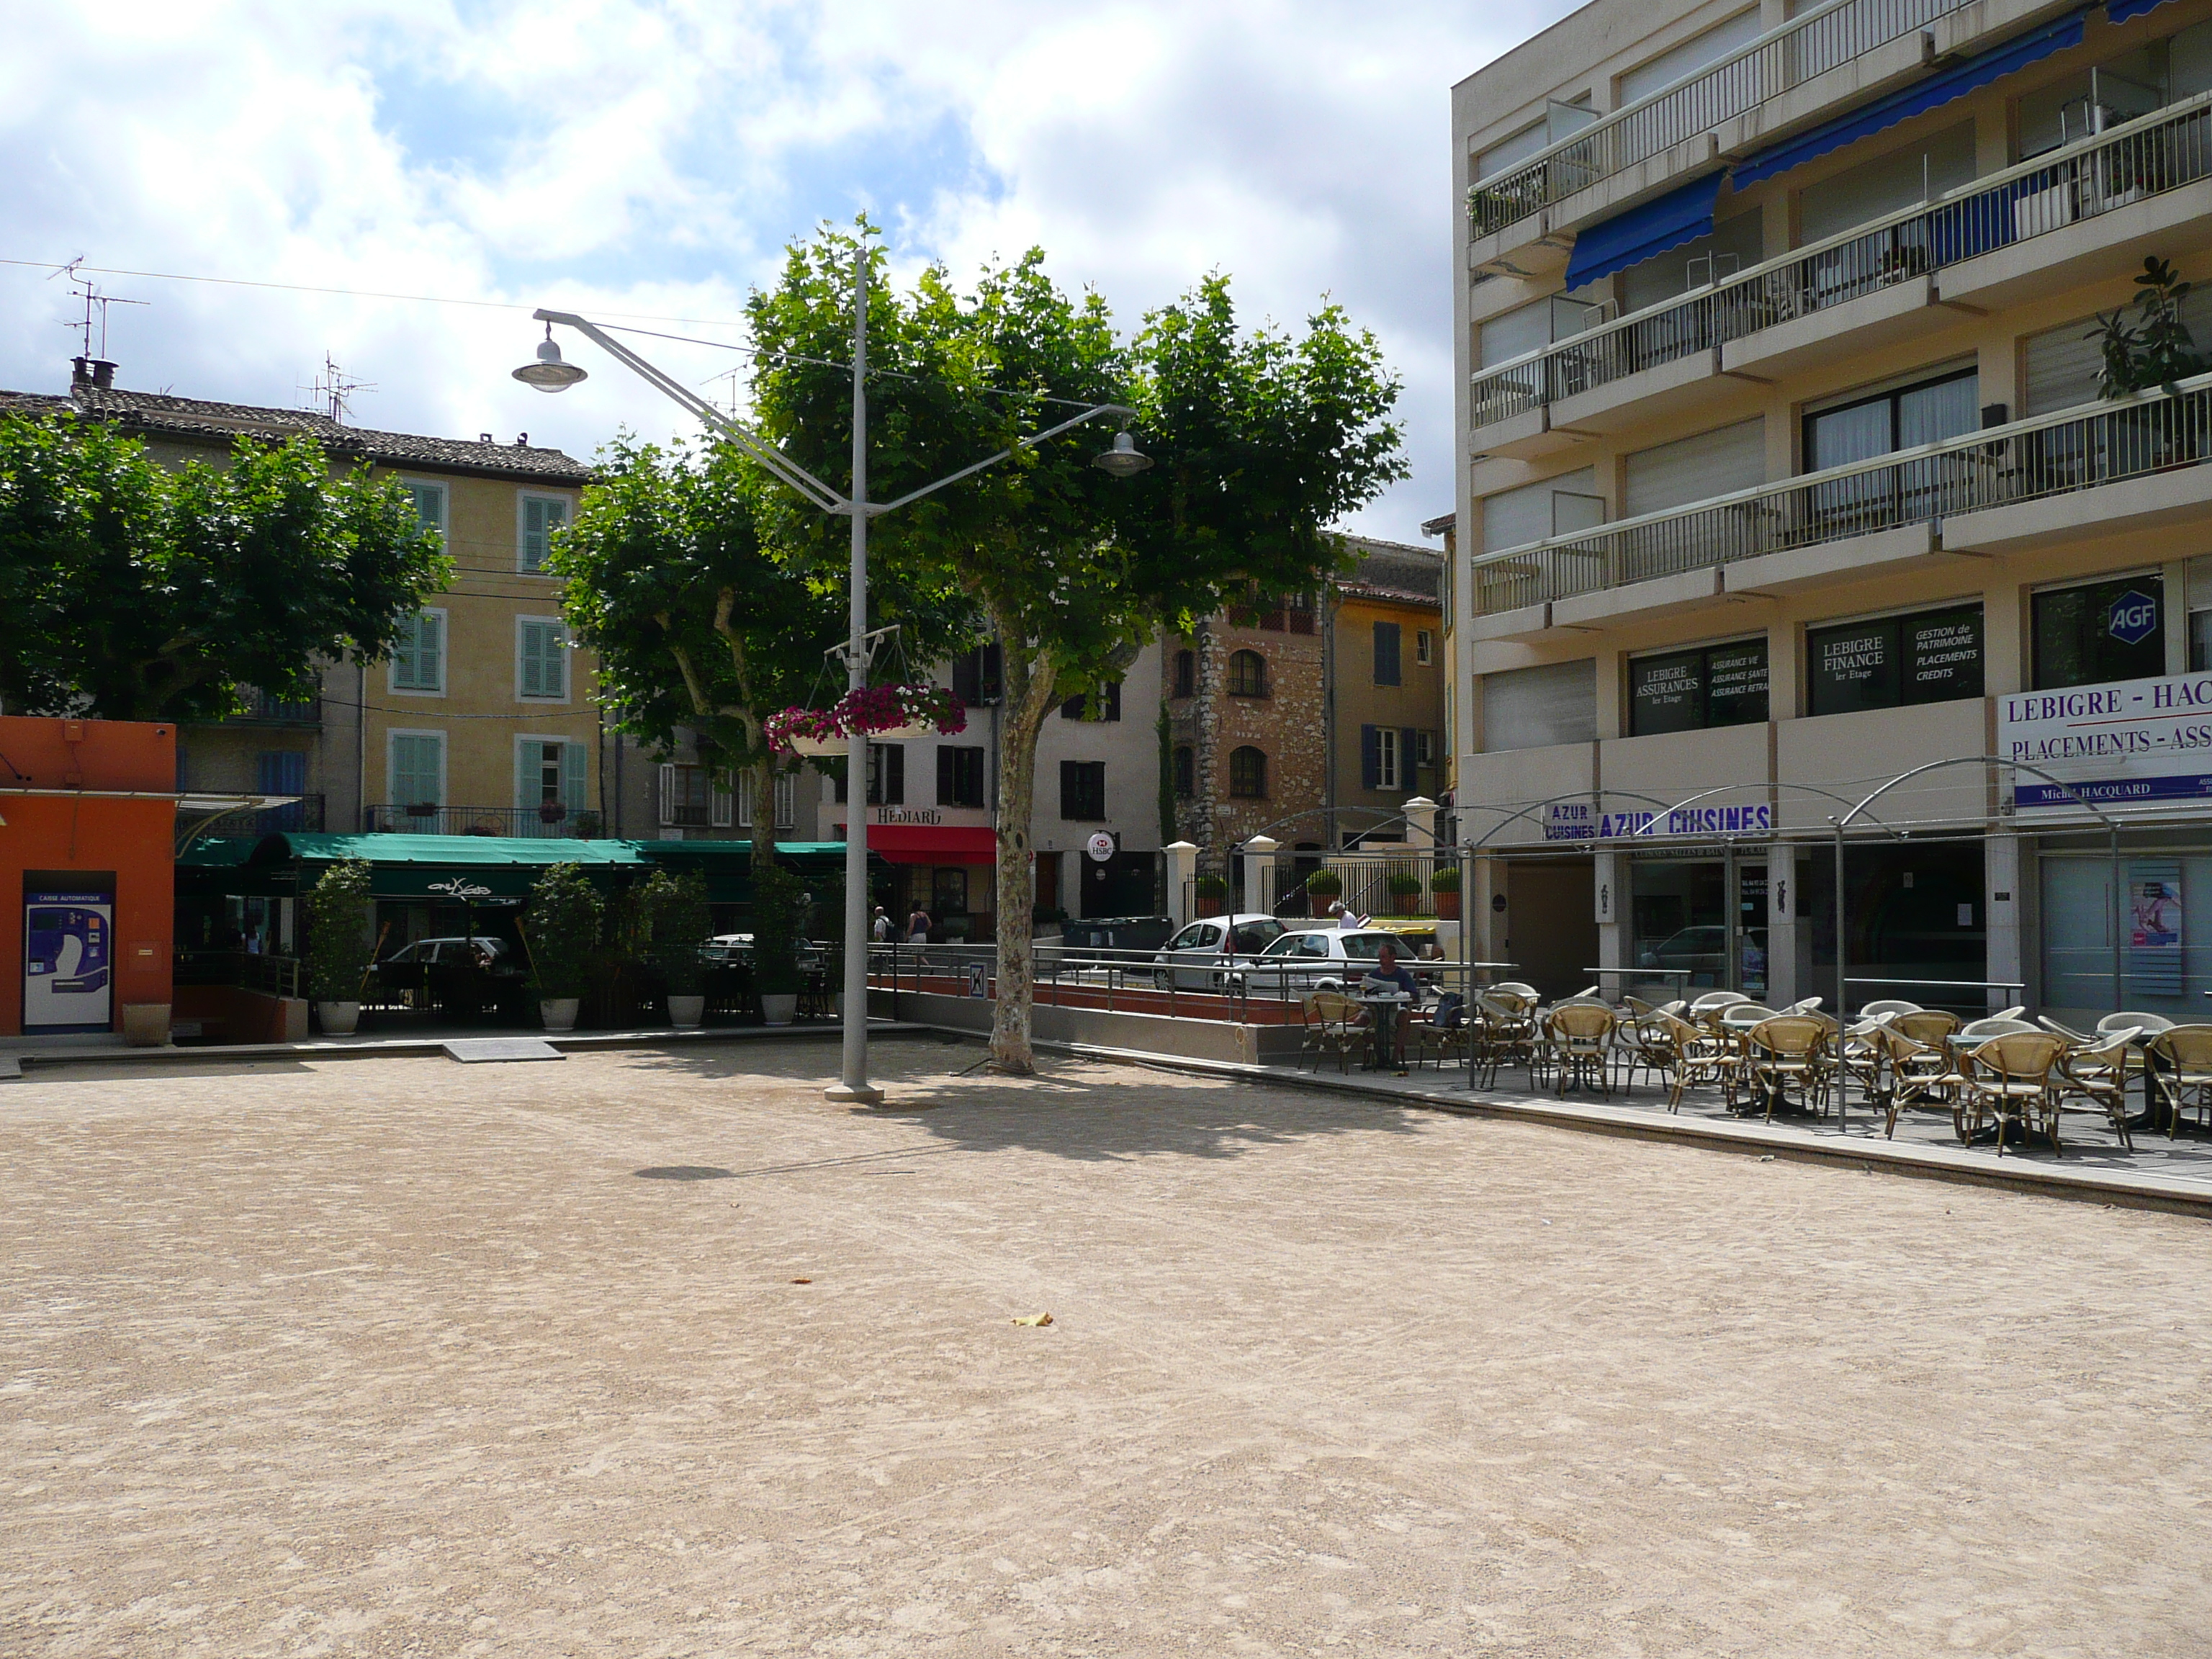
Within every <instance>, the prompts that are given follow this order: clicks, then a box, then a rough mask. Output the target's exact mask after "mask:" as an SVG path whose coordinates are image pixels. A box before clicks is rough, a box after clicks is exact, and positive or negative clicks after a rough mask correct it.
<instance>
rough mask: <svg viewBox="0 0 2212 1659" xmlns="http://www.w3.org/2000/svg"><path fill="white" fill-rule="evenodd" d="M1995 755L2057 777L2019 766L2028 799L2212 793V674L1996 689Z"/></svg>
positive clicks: (2019, 789)
mask: <svg viewBox="0 0 2212 1659" xmlns="http://www.w3.org/2000/svg"><path fill="white" fill-rule="evenodd" d="M1997 753H1998V754H2000V755H2002V756H2003V757H2005V758H2006V759H2007V760H2012V761H2018V762H2020V763H2022V764H2024V765H2027V766H2033V767H2035V768H2037V769H2039V770H2040V771H2043V772H2047V773H2049V774H2050V775H2051V779H2056V780H2057V782H2052V781H2050V780H2047V779H2045V778H2040V777H2038V776H2036V775H2035V774H2034V773H2033V772H2021V773H2018V774H2016V775H2015V777H2014V781H2013V800H2014V803H2015V805H2019V806H2022V807H2029V806H2064V805H2069V804H2071V803H2072V802H2073V800H2074V799H2075V795H2076V794H2078V795H2079V796H2080V797H2081V799H2087V800H2091V801H2094V802H2096V803H2097V804H2098V805H2100V806H2130V805H2150V804H2153V803H2154V802H2158V801H2168V800H2193V799H2204V798H2207V797H2212V674H2176V675H2172V676H2169V677H2167V678H2163V679H2152V680H2119V681H2115V682H2112V683H2111V684H2105V685H2077V686H2069V687H2067V688H2066V689H2064V690H2055V691H2021V692H2015V693H2014V694H2012V695H2010V696H2002V697H1999V698H1998V699H1997ZM2062 785H2063V786H2064V787H2061V786H2062ZM2069 790H2071V791H2072V792H2074V793H2069Z"/></svg>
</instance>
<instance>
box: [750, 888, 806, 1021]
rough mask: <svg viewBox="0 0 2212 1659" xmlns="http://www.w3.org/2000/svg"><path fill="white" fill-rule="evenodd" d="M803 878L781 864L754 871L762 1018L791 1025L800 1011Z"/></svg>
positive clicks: (757, 982) (755, 960)
mask: <svg viewBox="0 0 2212 1659" xmlns="http://www.w3.org/2000/svg"><path fill="white" fill-rule="evenodd" d="M803 903H805V893H804V891H803V890H801V888H800V886H799V878H798V877H797V876H795V875H793V874H792V872H790V871H788V870H787V869H786V868H784V866H781V865H780V864H771V865H769V866H766V867H764V868H762V869H757V870H755V871H754V872H753V983H754V985H755V986H756V987H758V989H759V992H760V1003H761V1020H762V1023H763V1024H768V1025H788V1024H791V1022H792V1021H793V1019H794V1018H797V1017H798V1014H799V906H800V905H802V904H803Z"/></svg>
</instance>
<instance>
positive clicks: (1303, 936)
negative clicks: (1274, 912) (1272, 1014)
mask: <svg viewBox="0 0 2212 1659" xmlns="http://www.w3.org/2000/svg"><path fill="white" fill-rule="evenodd" d="M1436 942H1437V936H1436V933H1435V931H1434V930H1433V929H1431V931H1430V932H1428V933H1426V934H1423V933H1419V932H1401V931H1400V930H1399V929H1396V928H1390V927H1363V928H1358V929H1356V930H1351V931H1347V930H1346V929H1344V928H1340V927H1301V928H1298V929H1297V931H1295V932H1293V933H1285V934H1284V935H1283V936H1282V937H1281V938H1280V939H1275V940H1274V941H1273V942H1272V943H1271V944H1269V945H1268V946H1267V949H1266V950H1264V951H1261V953H1260V958H1259V961H1258V962H1257V963H1254V964H1253V965H1252V966H1251V967H1250V968H1249V969H1247V970H1246V971H1245V972H1243V974H1241V975H1238V977H1239V978H1240V979H1242V980H1243V981H1244V983H1245V985H1246V986H1247V987H1248V988H1249V990H1250V992H1251V994H1253V995H1254V996H1273V995H1274V994H1275V992H1276V988H1277V987H1282V989H1283V991H1284V992H1285V994H1287V995H1290V996H1292V997H1302V996H1304V995H1305V994H1307V993H1308V992H1310V991H1341V990H1344V989H1346V988H1347V987H1352V988H1356V987H1358V984H1359V981H1361V980H1363V979H1364V978H1366V977H1367V975H1368V972H1369V970H1370V969H1371V968H1372V967H1373V966H1374V964H1375V963H1376V960H1377V959H1378V958H1380V957H1381V956H1382V954H1383V946H1384V945H1389V947H1390V948H1391V949H1392V950H1394V951H1396V952H1397V953H1398V960H1399V963H1401V965H1402V966H1404V967H1407V968H1412V969H1417V970H1418V969H1419V968H1420V967H1421V965H1422V963H1424V962H1432V961H1435V960H1437V958H1435V957H1424V956H1422V955H1421V954H1420V951H1421V947H1422V946H1423V945H1428V946H1430V947H1431V948H1433V947H1434V946H1435V945H1436Z"/></svg>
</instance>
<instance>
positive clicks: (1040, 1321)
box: [1014, 1313, 1052, 1325]
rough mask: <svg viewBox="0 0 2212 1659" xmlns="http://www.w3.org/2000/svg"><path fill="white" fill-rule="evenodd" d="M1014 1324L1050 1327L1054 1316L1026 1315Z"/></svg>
mask: <svg viewBox="0 0 2212 1659" xmlns="http://www.w3.org/2000/svg"><path fill="white" fill-rule="evenodd" d="M1014 1323H1015V1324H1017V1325H1049V1324H1051V1323H1052V1316H1051V1315H1050V1314H1048V1313H1042V1314H1026V1315H1024V1316H1021V1317H1019V1318H1018V1319H1016V1320H1015V1321H1014Z"/></svg>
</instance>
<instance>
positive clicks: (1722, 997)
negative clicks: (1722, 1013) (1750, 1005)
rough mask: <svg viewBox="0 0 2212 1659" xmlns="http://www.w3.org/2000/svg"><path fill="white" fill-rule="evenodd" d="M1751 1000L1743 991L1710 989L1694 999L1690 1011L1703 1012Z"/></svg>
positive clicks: (1694, 1012)
mask: <svg viewBox="0 0 2212 1659" xmlns="http://www.w3.org/2000/svg"><path fill="white" fill-rule="evenodd" d="M1750 1000H1751V999H1750V998H1749V997H1747V996H1746V995H1744V994H1743V993H1742V992H1741V991H1708V992H1706V993H1705V994H1704V995H1703V996H1701V997H1699V998H1697V999H1695V1000H1693V1001H1692V1003H1691V1004H1690V1012H1692V1013H1693V1014H1702V1013H1705V1012H1709V1011H1711V1010H1713V1009H1717V1008H1726V1007H1729V1006H1731V1005H1732V1004H1735V1003H1738V1002H1748V1001H1750Z"/></svg>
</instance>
